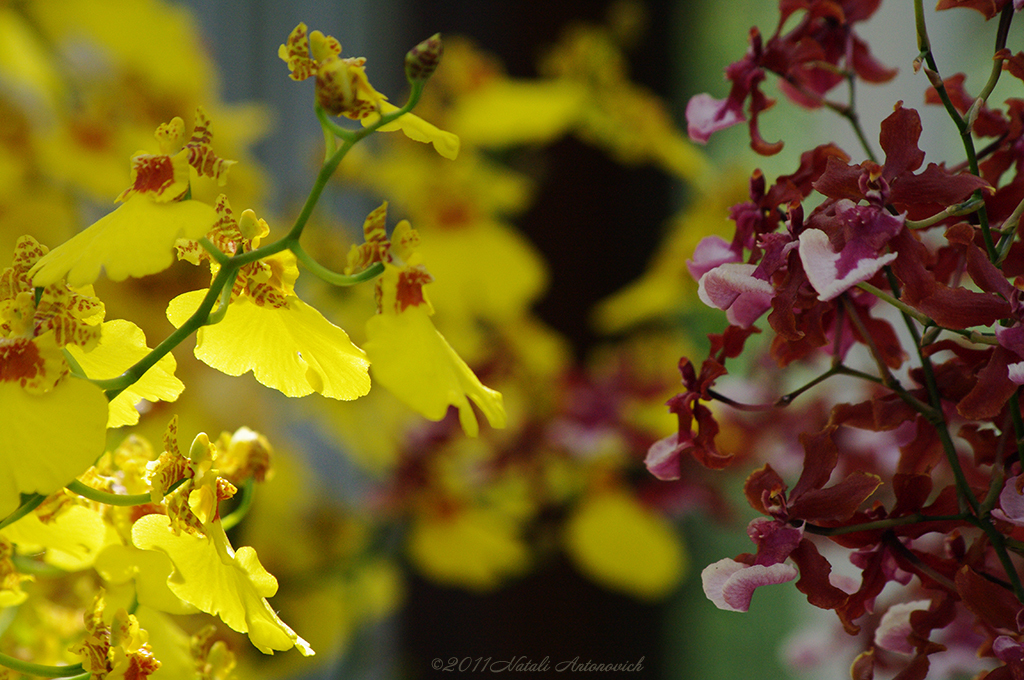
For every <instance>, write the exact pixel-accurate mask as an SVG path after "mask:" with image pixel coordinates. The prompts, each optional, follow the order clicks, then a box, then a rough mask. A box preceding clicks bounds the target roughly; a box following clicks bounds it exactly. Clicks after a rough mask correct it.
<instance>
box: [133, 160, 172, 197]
mask: <svg viewBox="0 0 1024 680" xmlns="http://www.w3.org/2000/svg"><path fill="white" fill-rule="evenodd" d="M132 175H133V176H134V181H133V182H132V189H131V190H132V191H137V192H140V193H154V194H158V193H160V192H162V191H163V190H164V189H166V188H167V187H169V186H171V184H173V183H174V163H173V161H172V160H171V157H170V156H151V155H148V154H147V155H142V156H136V157H135V158H133V159H132Z"/></svg>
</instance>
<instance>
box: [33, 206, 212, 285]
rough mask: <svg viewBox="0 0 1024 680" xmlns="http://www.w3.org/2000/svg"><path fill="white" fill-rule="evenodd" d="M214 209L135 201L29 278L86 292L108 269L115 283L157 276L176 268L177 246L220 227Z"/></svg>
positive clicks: (58, 250)
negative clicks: (62, 283)
mask: <svg viewBox="0 0 1024 680" xmlns="http://www.w3.org/2000/svg"><path fill="white" fill-rule="evenodd" d="M217 219H218V218H217V213H216V211H214V209H213V208H211V207H210V206H208V205H206V204H205V203H201V202H199V201H181V202H180V203H169V204H157V203H153V202H152V201H150V200H149V199H148V198H146V197H145V196H133V197H132V198H130V199H128V201H127V202H125V203H124V204H122V205H121V206H120V207H119V208H118V209H117V210H115V211H113V212H112V213H110V214H109V215H107V216H105V217H102V218H100V219H99V220H98V221H97V222H95V223H94V224H93V225H92V226H90V227H88V228H87V229H85V231H82V232H80V233H78V234H76V235H75V236H74V237H72V238H71V239H69V240H68V241H65V242H64V243H62V244H61V245H60V246H58V247H56V248H54V249H53V250H51V251H50V252H49V253H48V254H47V255H45V256H44V257H43V258H42V259H40V260H39V262H37V263H36V265H35V267H33V268H32V270H31V271H30V272H29V275H30V276H32V277H33V284H34V285H36V286H48V285H50V284H51V283H56V282H57V281H60V280H61V279H62V278H63V277H64V276H65V275H67V277H68V278H67V280H68V284H69V285H71V286H76V287H77V286H84V285H86V284H88V283H92V282H93V281H95V280H96V279H97V278H99V275H100V270H101V269H106V272H107V277H108V278H109V279H111V280H112V281H123V280H124V279H126V278H128V277H129V276H133V277H140V276H146V275H148V274H156V273H157V272H160V271H163V270H164V269H166V268H167V267H169V266H171V264H172V262H173V261H174V259H173V256H172V253H173V248H174V242H175V241H176V240H177V239H179V238H187V239H198V238H200V237H202V236H203V234H205V233H206V232H207V231H209V230H210V229H211V228H212V227H213V225H214V223H216V222H217Z"/></svg>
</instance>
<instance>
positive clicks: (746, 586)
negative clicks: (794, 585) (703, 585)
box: [722, 563, 800, 612]
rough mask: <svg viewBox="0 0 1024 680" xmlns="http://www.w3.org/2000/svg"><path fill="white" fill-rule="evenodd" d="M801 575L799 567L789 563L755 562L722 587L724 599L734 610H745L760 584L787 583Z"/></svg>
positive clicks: (748, 607)
mask: <svg viewBox="0 0 1024 680" xmlns="http://www.w3.org/2000/svg"><path fill="white" fill-rule="evenodd" d="M799 575H800V572H799V571H797V568H796V567H794V566H792V565H789V564H784V563H779V564H773V565H771V566H767V567H766V566H763V565H760V564H755V565H754V566H752V567H747V568H746V569H744V570H742V571H739V572H736V573H735V574H733V575H732V577H731V578H730V579H729V580H728V581H727V582H726V584H725V587H724V588H723V589H722V599H723V600H725V602H726V603H727V604H729V605H730V606H731V607H732V610H733V611H743V612H745V611H747V610H748V609H750V599H751V598H752V597H753V596H754V590H756V589H757V588H759V587H760V586H770V585H775V584H778V583H787V582H789V581H792V580H793V579H795V578H796V577H797V576H799Z"/></svg>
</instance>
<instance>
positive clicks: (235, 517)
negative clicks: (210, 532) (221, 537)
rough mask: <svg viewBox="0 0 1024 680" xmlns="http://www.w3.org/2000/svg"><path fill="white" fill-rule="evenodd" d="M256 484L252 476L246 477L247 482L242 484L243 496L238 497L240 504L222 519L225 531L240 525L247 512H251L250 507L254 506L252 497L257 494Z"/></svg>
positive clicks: (221, 522)
mask: <svg viewBox="0 0 1024 680" xmlns="http://www.w3.org/2000/svg"><path fill="white" fill-rule="evenodd" d="M254 485H255V483H254V482H253V478H252V477H249V478H248V479H246V480H245V483H243V484H242V488H241V489H240V491H241V492H242V493H241V498H239V499H238V501H239V502H238V506H237V507H236V508H235V509H234V510H232V511H231V513H230V514H228V516H227V517H222V518H221V520H220V524H221V526H222V527H224V531H227V530H229V529H233V528H234V527H236V526H238V523H239V522H241V521H242V520H243V519H245V516H246V514H248V512H249V508H250V507H252V499H253V496H254V495H255V494H254V493H253V487H254Z"/></svg>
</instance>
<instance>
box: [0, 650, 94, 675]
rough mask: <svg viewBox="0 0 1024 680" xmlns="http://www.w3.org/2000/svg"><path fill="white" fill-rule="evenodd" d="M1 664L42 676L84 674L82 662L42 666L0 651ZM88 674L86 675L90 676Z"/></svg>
mask: <svg viewBox="0 0 1024 680" xmlns="http://www.w3.org/2000/svg"><path fill="white" fill-rule="evenodd" d="M0 666H6V667H7V668H10V669H11V670H12V671H17V672H19V673H25V674H26V675H35V676H37V677H40V678H71V677H77V676H80V675H82V670H83V669H82V664H80V663H76V664H75V665H73V666H42V665H40V664H37V663H29V662H28V661H22V660H21V659H15V658H14V657H13V656H7V655H6V654H2V653H0ZM89 675H90V674H86V675H85V677H87V678H88V677H89Z"/></svg>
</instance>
